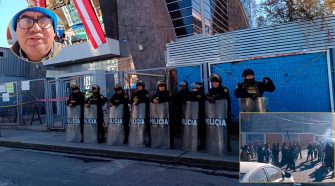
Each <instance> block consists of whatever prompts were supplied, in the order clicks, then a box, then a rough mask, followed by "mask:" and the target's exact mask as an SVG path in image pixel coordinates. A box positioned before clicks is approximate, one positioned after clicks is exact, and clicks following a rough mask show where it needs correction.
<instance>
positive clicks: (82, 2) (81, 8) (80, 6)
mask: <svg viewBox="0 0 335 186" xmlns="http://www.w3.org/2000/svg"><path fill="white" fill-rule="evenodd" d="M73 2H74V5H75V7H76V9H77V11H78V13H79V16H80V18H81V21H82V22H83V24H84V27H85V30H86V33H87V36H88V39H89V40H90V41H91V44H92V46H93V48H95V49H96V48H98V46H100V45H102V44H104V43H106V42H107V41H106V37H105V34H104V32H103V31H102V28H101V25H100V22H99V20H98V17H97V15H96V14H95V12H94V9H93V6H92V4H91V1H90V0H74V1H73Z"/></svg>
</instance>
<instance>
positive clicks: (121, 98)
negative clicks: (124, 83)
mask: <svg viewBox="0 0 335 186" xmlns="http://www.w3.org/2000/svg"><path fill="white" fill-rule="evenodd" d="M121 91H122V93H121V94H118V93H117V92H116V93H115V94H114V95H113V96H112V97H111V98H110V100H109V103H111V104H113V105H114V106H119V105H121V104H123V117H124V118H123V121H124V122H123V130H124V135H125V138H124V141H123V143H128V137H129V116H130V115H129V107H128V102H129V98H128V95H127V94H126V93H125V91H124V90H123V89H121Z"/></svg>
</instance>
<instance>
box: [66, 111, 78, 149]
mask: <svg viewBox="0 0 335 186" xmlns="http://www.w3.org/2000/svg"><path fill="white" fill-rule="evenodd" d="M66 114H67V118H66V141H67V142H71V143H80V142H81V139H82V136H81V130H80V114H81V109H80V106H76V107H67V112H66Z"/></svg>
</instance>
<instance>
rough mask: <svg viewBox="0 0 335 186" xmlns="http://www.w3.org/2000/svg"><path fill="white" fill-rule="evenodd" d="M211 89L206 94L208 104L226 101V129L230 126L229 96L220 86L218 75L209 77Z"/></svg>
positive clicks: (229, 149)
mask: <svg viewBox="0 0 335 186" xmlns="http://www.w3.org/2000/svg"><path fill="white" fill-rule="evenodd" d="M209 80H210V82H211V85H212V88H211V89H209V91H208V94H207V96H206V98H207V100H208V102H210V103H215V101H216V100H221V99H225V100H227V104H228V105H227V116H228V117H227V119H226V123H227V127H228V126H230V121H231V102H230V95H229V90H228V88H227V87H223V86H222V79H221V76H220V75H218V74H212V75H211V77H210V78H209ZM227 137H228V138H226V139H228V141H227V143H228V146H227V147H228V151H229V152H231V147H230V138H229V133H228V136H227Z"/></svg>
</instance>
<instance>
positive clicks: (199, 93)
mask: <svg viewBox="0 0 335 186" xmlns="http://www.w3.org/2000/svg"><path fill="white" fill-rule="evenodd" d="M187 101H195V102H199V116H198V136H199V141H200V146H199V148H198V149H199V150H201V149H204V148H205V143H206V124H205V95H204V92H203V84H202V83H201V82H194V83H192V92H191V93H190V96H189V98H188V99H187Z"/></svg>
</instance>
